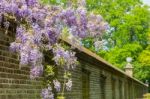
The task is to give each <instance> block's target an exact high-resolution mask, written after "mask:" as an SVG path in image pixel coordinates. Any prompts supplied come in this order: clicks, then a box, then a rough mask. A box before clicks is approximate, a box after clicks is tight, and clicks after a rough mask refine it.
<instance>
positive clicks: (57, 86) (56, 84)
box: [53, 79, 61, 92]
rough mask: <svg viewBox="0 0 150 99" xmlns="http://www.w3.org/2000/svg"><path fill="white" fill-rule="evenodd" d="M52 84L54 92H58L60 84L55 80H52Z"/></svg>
mask: <svg viewBox="0 0 150 99" xmlns="http://www.w3.org/2000/svg"><path fill="white" fill-rule="evenodd" d="M53 83H54V88H55V89H56V91H57V92H60V89H61V84H60V82H59V81H58V80H57V79H56V80H53Z"/></svg>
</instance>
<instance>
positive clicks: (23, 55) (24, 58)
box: [20, 52, 29, 65]
mask: <svg viewBox="0 0 150 99" xmlns="http://www.w3.org/2000/svg"><path fill="white" fill-rule="evenodd" d="M28 63H29V55H28V53H27V52H20V65H27V64H28Z"/></svg>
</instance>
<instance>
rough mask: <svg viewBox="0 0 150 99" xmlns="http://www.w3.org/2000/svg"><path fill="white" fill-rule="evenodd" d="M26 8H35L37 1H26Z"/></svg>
mask: <svg viewBox="0 0 150 99" xmlns="http://www.w3.org/2000/svg"><path fill="white" fill-rule="evenodd" d="M26 1H27V5H28V6H35V5H36V4H37V3H38V0H26Z"/></svg>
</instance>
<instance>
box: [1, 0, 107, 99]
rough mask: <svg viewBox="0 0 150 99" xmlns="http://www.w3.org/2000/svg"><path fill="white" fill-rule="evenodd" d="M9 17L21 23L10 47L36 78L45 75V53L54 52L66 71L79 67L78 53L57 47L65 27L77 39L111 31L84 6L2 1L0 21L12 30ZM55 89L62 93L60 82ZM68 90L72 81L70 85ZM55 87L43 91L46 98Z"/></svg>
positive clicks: (69, 80)
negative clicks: (76, 55)
mask: <svg viewBox="0 0 150 99" xmlns="http://www.w3.org/2000/svg"><path fill="white" fill-rule="evenodd" d="M9 18H11V19H14V21H15V22H16V23H17V27H16V40H15V41H14V42H12V43H11V44H10V50H11V51H13V52H17V53H19V55H20V66H22V65H30V66H31V71H30V78H31V79H35V78H36V77H39V76H40V75H42V73H43V65H42V60H43V51H45V50H46V51H48V50H53V54H54V58H53V59H54V61H55V63H56V65H59V66H61V67H63V68H64V70H65V71H68V70H72V69H74V68H75V67H76V65H77V58H76V57H75V53H74V52H72V51H67V50H65V49H63V48H62V47H61V46H60V45H58V44H57V41H58V39H59V37H60V35H61V33H62V30H63V28H66V27H67V29H68V30H69V33H71V35H73V36H74V37H75V38H81V39H82V38H85V37H98V36H101V34H102V33H103V32H104V31H105V30H107V29H108V24H107V23H106V22H104V21H103V19H102V17H101V16H99V15H94V14H89V13H87V11H86V9H85V8H83V7H78V8H72V7H68V8H65V9H64V8H63V7H61V6H52V5H42V4H41V3H40V2H39V1H38V0H0V22H2V19H4V20H3V23H2V24H3V26H4V27H5V29H6V30H8V29H9V25H10V23H9ZM53 83H54V85H55V89H56V90H57V91H60V87H61V85H60V83H59V82H58V80H54V81H53ZM65 85H66V88H67V90H70V89H71V86H72V81H71V79H68V82H66V84H65ZM50 92H51V88H50V87H48V89H43V90H42V96H43V99H47V98H44V97H51V98H48V99H53V98H52V97H53V94H51V95H49V94H50Z"/></svg>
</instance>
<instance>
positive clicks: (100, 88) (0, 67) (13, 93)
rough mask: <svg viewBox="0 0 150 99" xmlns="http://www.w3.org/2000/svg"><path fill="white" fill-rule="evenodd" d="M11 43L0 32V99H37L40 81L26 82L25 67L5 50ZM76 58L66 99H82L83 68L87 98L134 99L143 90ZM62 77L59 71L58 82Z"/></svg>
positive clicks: (117, 74) (83, 58)
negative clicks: (71, 85)
mask: <svg viewBox="0 0 150 99" xmlns="http://www.w3.org/2000/svg"><path fill="white" fill-rule="evenodd" d="M11 41H13V38H11V37H9V36H6V35H4V34H3V32H0V99H40V91H41V88H42V78H39V79H38V80H30V78H29V67H22V68H21V69H20V68H19V65H18V64H19V60H18V56H17V54H16V53H12V52H10V51H9V43H10V42H11ZM77 57H78V59H79V61H80V65H79V66H77V68H76V69H75V70H74V71H73V74H72V80H73V88H72V91H71V92H66V99H83V91H82V90H83V88H82V87H83V85H84V83H82V81H83V79H84V78H83V76H82V75H83V71H82V69H83V68H84V69H85V70H87V71H88V72H89V75H88V76H89V81H88V82H89V98H88V99H136V98H141V97H142V95H143V94H144V93H145V92H146V91H147V88H146V87H145V86H144V85H142V84H141V83H139V82H137V81H135V80H133V79H131V78H129V77H127V76H126V75H124V74H122V73H120V72H119V71H117V70H114V69H112V68H110V67H109V66H108V65H106V64H104V63H102V62H100V61H98V60H96V59H94V58H92V57H91V56H89V55H87V54H86V53H84V52H80V51H77ZM62 74H63V72H62V70H59V72H58V75H57V76H58V78H59V79H60V80H62V77H63V76H62ZM103 80H105V81H104V82H103ZM119 82H122V83H121V84H119ZM113 83H114V84H113ZM129 93H130V94H129ZM114 96H115V97H114Z"/></svg>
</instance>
